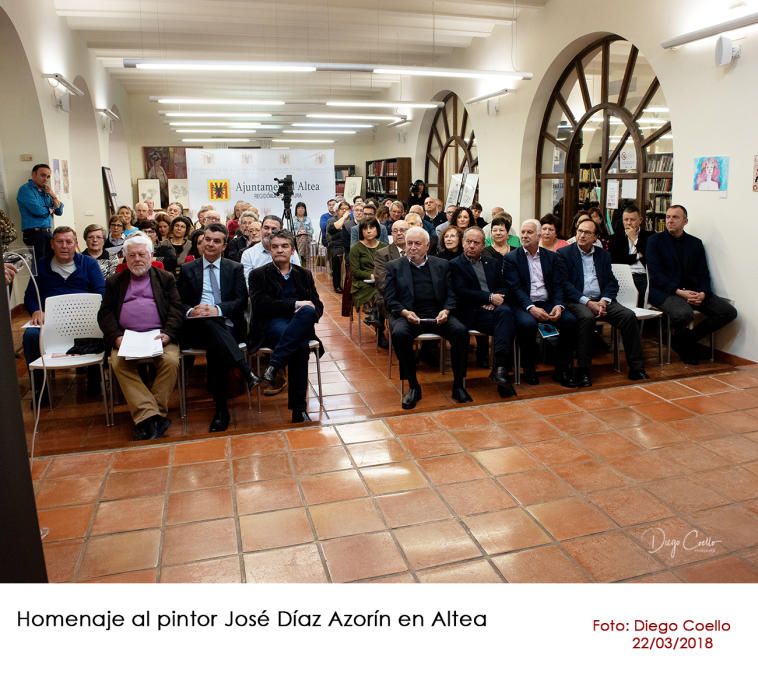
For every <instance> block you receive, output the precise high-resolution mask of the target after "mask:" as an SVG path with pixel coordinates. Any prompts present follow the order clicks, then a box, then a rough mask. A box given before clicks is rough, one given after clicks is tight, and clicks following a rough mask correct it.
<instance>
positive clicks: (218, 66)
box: [124, 59, 316, 73]
mask: <svg viewBox="0 0 758 700" xmlns="http://www.w3.org/2000/svg"><path fill="white" fill-rule="evenodd" d="M124 68H137V69H138V70H160V71H219V72H221V71H223V72H226V71H229V72H233V73H315V72H316V66H312V65H307V64H303V63H287V62H277V63H257V62H254V61H141V60H139V59H124Z"/></svg>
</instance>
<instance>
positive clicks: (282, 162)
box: [187, 148, 334, 218]
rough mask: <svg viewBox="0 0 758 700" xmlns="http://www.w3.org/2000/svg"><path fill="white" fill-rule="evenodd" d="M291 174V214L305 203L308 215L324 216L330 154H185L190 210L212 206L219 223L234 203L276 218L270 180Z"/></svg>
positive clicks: (330, 187)
mask: <svg viewBox="0 0 758 700" xmlns="http://www.w3.org/2000/svg"><path fill="white" fill-rule="evenodd" d="M286 175H292V180H293V188H294V193H293V196H292V209H293V211H294V208H295V205H296V204H297V203H298V202H305V205H306V207H307V208H308V210H310V211H312V212H319V211H323V210H324V207H325V206H326V200H327V199H329V197H331V196H333V194H334V151H333V150H332V149H323V150H300V149H294V148H293V149H290V150H286V151H283V150H279V149H263V148H262V149H254V150H251V149H241V148H232V149H226V148H202V149H189V150H188V151H187V181H188V184H189V207H190V209H191V210H192V211H193V212H196V211H197V210H198V209H199V208H200V207H201V206H203V205H204V204H212V205H213V208H214V209H216V210H218V211H219V212H221V215H222V218H225V217H227V216H231V215H232V214H233V212H234V204H235V202H237V201H239V200H243V201H246V202H250V204H252V205H253V206H254V207H257V209H258V211H259V212H260V215H261V217H263V216H265V215H266V214H276V215H277V216H281V215H282V212H283V208H284V204H283V202H282V200H281V199H280V198H279V197H277V195H276V194H275V193H276V191H277V189H278V187H279V184H278V183H277V182H275V181H274V178H279V179H280V180H281V179H283V178H284V177H285V176H286Z"/></svg>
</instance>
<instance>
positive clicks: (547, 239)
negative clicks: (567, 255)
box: [540, 214, 568, 253]
mask: <svg viewBox="0 0 758 700" xmlns="http://www.w3.org/2000/svg"><path fill="white" fill-rule="evenodd" d="M540 225H541V229H540V247H541V248H545V249H546V250H549V251H552V252H553V253H556V252H557V251H559V250H560V249H561V248H565V247H566V246H567V245H568V243H567V242H566V241H564V240H562V239H561V238H558V232H559V231H560V228H561V222H560V219H559V218H558V217H557V216H553V215H552V214H545V216H543V217H542V218H541V219H540Z"/></svg>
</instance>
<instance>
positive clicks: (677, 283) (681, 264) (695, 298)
mask: <svg viewBox="0 0 758 700" xmlns="http://www.w3.org/2000/svg"><path fill="white" fill-rule="evenodd" d="M686 225H687V210H686V209H685V208H684V207H683V206H682V205H681V204H674V205H672V206H670V207H669V208H668V209H667V210H666V231H665V232H664V233H659V234H658V235H657V236H652V237H651V238H650V240H649V241H648V244H647V249H646V257H647V272H648V275H649V276H650V295H649V299H650V303H651V304H654V305H655V306H658V307H660V308H661V309H663V310H664V311H665V312H666V313H667V314H668V317H669V319H670V321H671V330H672V333H673V337H672V338H671V346H672V347H673V348H674V350H676V352H677V353H678V354H679V357H680V358H681V359H682V361H683V362H686V363H687V364H692V365H696V364H697V363H698V362H699V361H700V359H701V358H702V357H704V356H706V350H705V348H700V347H699V345H698V342H699V341H700V340H701V339H702V338H705V337H706V336H708V335H710V334H711V333H713V332H714V331H717V330H718V329H719V328H723V327H724V326H725V325H726V324H727V323H731V322H732V321H734V319H735V318H737V310H736V309H735V308H734V307H733V306H732V305H731V304H730V303H729V302H728V301H727V300H726V299H722V298H721V297H719V296H716V295H715V294H714V293H713V290H712V289H711V276H710V272H709V271H708V261H707V260H706V257H705V248H704V247H703V243H702V242H701V240H700V239H699V238H695V236H691V235H690V234H689V233H687V232H685V230H684V227H685V226H686ZM695 311H700V312H701V313H702V314H703V316H704V317H705V318H704V320H703V321H701V322H700V323H698V325H697V326H695V328H694V329H692V330H690V329H689V325H690V323H691V322H692V320H693V318H694V315H695ZM707 356H708V357H710V353H707Z"/></svg>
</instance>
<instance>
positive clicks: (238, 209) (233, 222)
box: [226, 199, 253, 252]
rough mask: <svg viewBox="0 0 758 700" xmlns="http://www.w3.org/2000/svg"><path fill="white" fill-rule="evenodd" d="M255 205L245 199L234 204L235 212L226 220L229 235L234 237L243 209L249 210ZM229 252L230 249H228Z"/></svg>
mask: <svg viewBox="0 0 758 700" xmlns="http://www.w3.org/2000/svg"><path fill="white" fill-rule="evenodd" d="M252 206H253V205H252V204H250V202H246V201H244V200H243V199H240V200H238V201H237V202H235V204H234V212H233V214H232V217H231V218H230V219H229V220H228V221H227V222H226V230H227V231H229V235H230V236H231V237H232V238H234V236H235V234H236V233H237V229H238V228H239V219H240V216H241V214H242V212H243V211H248V210H249V209H250V207H252ZM227 252H228V251H227Z"/></svg>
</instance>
